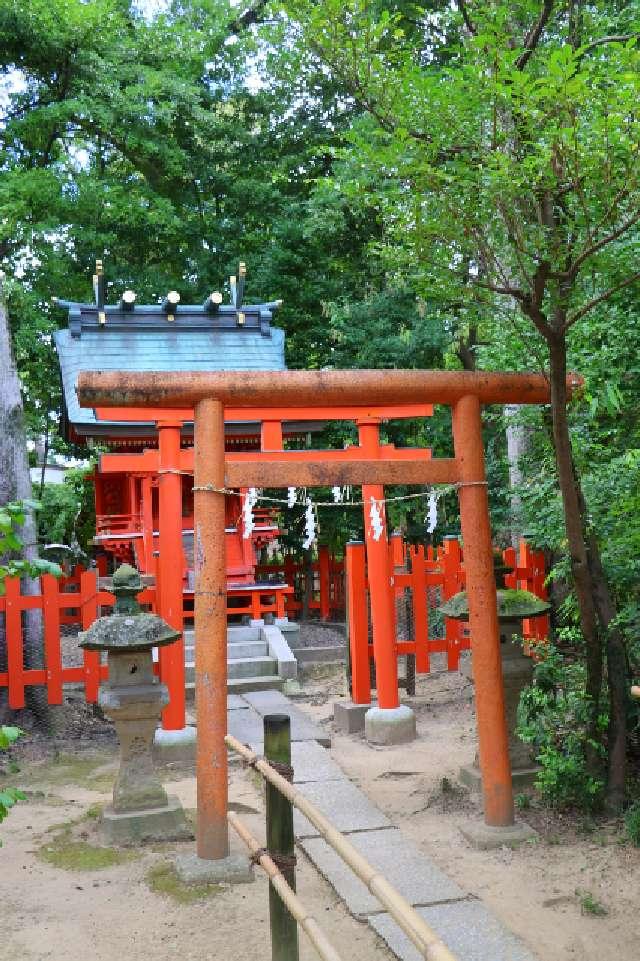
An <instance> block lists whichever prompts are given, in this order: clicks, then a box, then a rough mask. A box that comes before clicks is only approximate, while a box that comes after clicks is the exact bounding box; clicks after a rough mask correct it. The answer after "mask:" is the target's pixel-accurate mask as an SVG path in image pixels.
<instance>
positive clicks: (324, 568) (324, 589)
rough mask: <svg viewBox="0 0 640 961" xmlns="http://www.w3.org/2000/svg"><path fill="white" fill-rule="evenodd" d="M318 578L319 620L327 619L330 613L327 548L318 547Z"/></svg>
mask: <svg viewBox="0 0 640 961" xmlns="http://www.w3.org/2000/svg"><path fill="white" fill-rule="evenodd" d="M318 580H319V582H320V620H321V621H328V620H329V617H330V615H331V606H330V603H329V548H328V547H319V548H318Z"/></svg>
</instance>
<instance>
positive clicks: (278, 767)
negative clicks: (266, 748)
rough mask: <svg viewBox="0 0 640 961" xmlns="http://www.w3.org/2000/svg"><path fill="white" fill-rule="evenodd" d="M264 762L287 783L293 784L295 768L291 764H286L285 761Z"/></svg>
mask: <svg viewBox="0 0 640 961" xmlns="http://www.w3.org/2000/svg"><path fill="white" fill-rule="evenodd" d="M264 760H265V761H266V762H267V764H268V765H269V766H270V767H272V768H273V770H274V771H277V772H278V774H279V775H280V776H281V777H283V778H284V779H285V781H289V783H293V768H292V767H291V765H290V764H285V763H284V761H270V760H269V759H268V758H265V759H264Z"/></svg>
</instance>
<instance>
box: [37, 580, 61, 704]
mask: <svg viewBox="0 0 640 961" xmlns="http://www.w3.org/2000/svg"><path fill="white" fill-rule="evenodd" d="M40 584H41V586H42V625H43V639H44V665H45V668H46V672H47V674H46V677H47V701H48V703H49V704H62V647H61V644H60V601H61V600H62V599H63V598H64V594H63V593H62V592H61V591H60V585H59V584H58V581H57V579H56V578H55V577H54V576H53V575H52V574H44V575H43V576H42V577H41V578H40Z"/></svg>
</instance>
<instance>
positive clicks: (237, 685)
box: [185, 674, 284, 701]
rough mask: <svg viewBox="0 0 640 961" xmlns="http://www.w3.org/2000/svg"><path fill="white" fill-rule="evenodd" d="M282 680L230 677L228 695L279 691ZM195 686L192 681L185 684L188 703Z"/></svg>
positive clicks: (269, 677) (277, 678)
mask: <svg viewBox="0 0 640 961" xmlns="http://www.w3.org/2000/svg"><path fill="white" fill-rule="evenodd" d="M283 684H284V679H283V678H281V677H278V676H277V674H265V675H262V676H261V677H230V678H229V679H228V680H227V692H228V693H229V694H243V693H244V692H245V691H281V690H282V685H283ZM195 690H196V685H195V682H194V681H188V682H187V684H185V696H186V698H187V700H188V701H193V699H194V697H195Z"/></svg>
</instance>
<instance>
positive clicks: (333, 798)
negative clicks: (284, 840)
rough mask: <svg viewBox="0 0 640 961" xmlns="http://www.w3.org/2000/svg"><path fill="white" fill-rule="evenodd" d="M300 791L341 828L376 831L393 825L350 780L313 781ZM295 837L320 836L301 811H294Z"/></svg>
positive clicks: (339, 829)
mask: <svg viewBox="0 0 640 961" xmlns="http://www.w3.org/2000/svg"><path fill="white" fill-rule="evenodd" d="M300 793H301V794H303V795H304V797H306V798H308V799H309V800H310V801H311V803H312V804H314V805H315V806H316V807H317V808H318V809H319V811H320V812H321V813H322V814H324V816H325V817H327V818H328V819H329V820H330V821H331V823H332V824H333V826H334V827H336V828H337V829H338V831H344V832H349V831H373V830H376V829H377V828H389V827H391V821H390V820H389V818H388V817H386V816H385V815H384V814H383V813H382V811H379V810H378V808H377V807H375V805H373V804H372V803H371V801H370V800H369V799H368V798H367V797H365V795H364V794H363V793H362V791H359V790H358V788H357V787H356V786H355V784H352V783H351V781H348V780H346V779H345V780H343V781H331V782H330V783H329V784H327V782H326V781H324V782H323V781H310V782H307V783H305V784H301V785H300ZM293 830H294V833H295V836H296V838H298V839H300V838H309V837H318V831H317V830H316V828H315V827H314V826H313V824H311V822H310V821H308V820H307V818H306V817H305V816H304V815H303V814H301V813H300V811H298V810H294V812H293Z"/></svg>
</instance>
